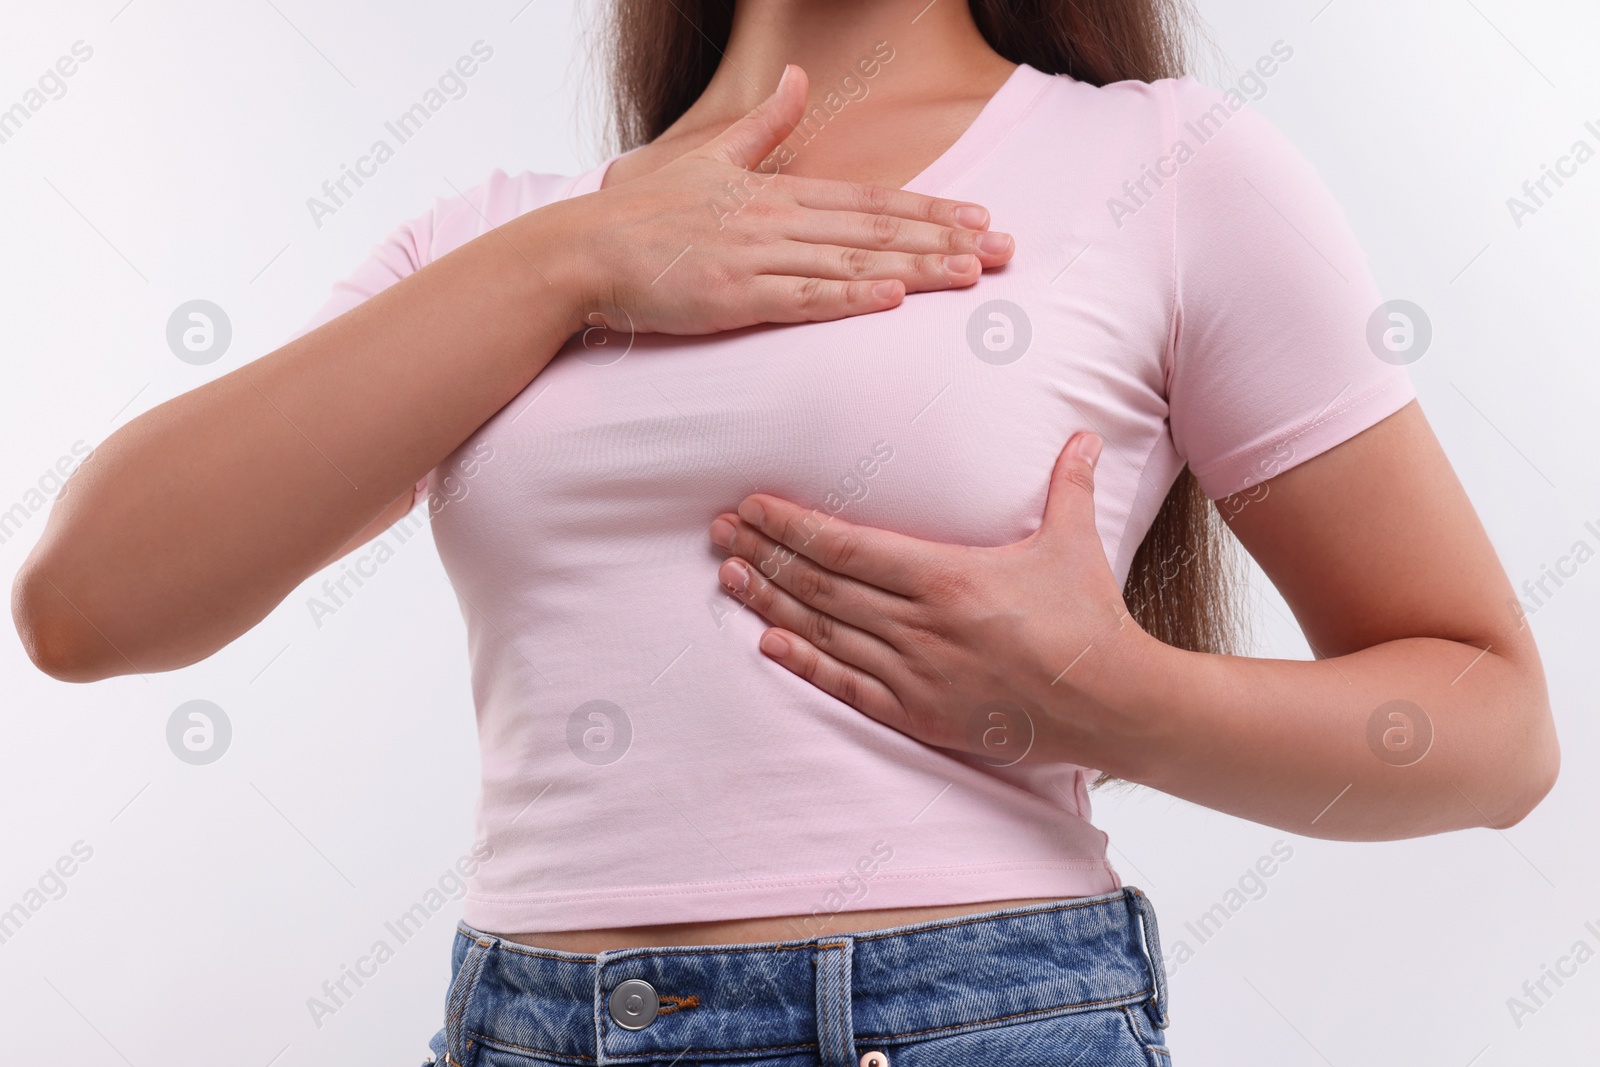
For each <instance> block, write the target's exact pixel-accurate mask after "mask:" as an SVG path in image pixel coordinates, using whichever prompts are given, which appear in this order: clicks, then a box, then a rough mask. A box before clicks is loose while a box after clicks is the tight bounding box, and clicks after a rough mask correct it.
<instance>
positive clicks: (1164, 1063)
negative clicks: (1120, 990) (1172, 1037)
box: [1122, 1004, 1172, 1067]
mask: <svg viewBox="0 0 1600 1067" xmlns="http://www.w3.org/2000/svg"><path fill="white" fill-rule="evenodd" d="M1122 1014H1123V1017H1124V1018H1126V1019H1127V1020H1128V1029H1129V1030H1130V1031H1132V1033H1133V1039H1134V1040H1135V1041H1137V1042H1138V1043H1139V1047H1140V1048H1142V1049H1144V1054H1145V1058H1146V1059H1148V1060H1149V1061H1150V1067H1171V1064H1172V1053H1171V1052H1170V1051H1169V1050H1168V1049H1167V1042H1166V1038H1165V1037H1164V1036H1163V1035H1164V1034H1165V1033H1166V1031H1165V1030H1157V1029H1156V1028H1155V1025H1154V1024H1153V1023H1152V1022H1151V1021H1150V1013H1149V1011H1148V1010H1147V1007H1146V1005H1144V1004H1129V1005H1127V1006H1126V1007H1124V1008H1122Z"/></svg>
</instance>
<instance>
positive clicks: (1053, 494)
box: [1035, 431, 1103, 540]
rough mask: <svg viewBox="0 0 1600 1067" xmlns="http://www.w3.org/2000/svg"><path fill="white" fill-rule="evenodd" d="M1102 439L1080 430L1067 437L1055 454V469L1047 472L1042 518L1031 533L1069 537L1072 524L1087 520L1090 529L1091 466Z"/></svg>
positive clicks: (1091, 509) (1041, 537)
mask: <svg viewBox="0 0 1600 1067" xmlns="http://www.w3.org/2000/svg"><path fill="white" fill-rule="evenodd" d="M1102 445H1103V442H1102V441H1101V440H1100V438H1099V436H1098V435H1096V434H1092V433H1088V432H1086V431H1085V432H1080V433H1075V434H1073V435H1072V437H1071V438H1069V439H1068V440H1067V443H1066V446H1065V447H1063V448H1062V449H1061V454H1060V455H1059V456H1057V457H1056V465H1055V469H1054V470H1052V471H1051V472H1050V490H1049V495H1048V496H1046V497H1045V502H1044V521H1043V522H1042V523H1040V525H1039V532H1038V533H1037V534H1036V535H1035V536H1036V537H1038V538H1039V539H1040V540H1045V539H1048V538H1052V537H1055V536H1058V535H1068V536H1070V535H1071V534H1073V533H1074V532H1081V531H1074V528H1073V526H1074V523H1083V522H1084V521H1085V519H1087V525H1088V527H1089V529H1091V530H1093V528H1094V468H1095V464H1096V463H1098V462H1099V461H1100V450H1101V447H1102Z"/></svg>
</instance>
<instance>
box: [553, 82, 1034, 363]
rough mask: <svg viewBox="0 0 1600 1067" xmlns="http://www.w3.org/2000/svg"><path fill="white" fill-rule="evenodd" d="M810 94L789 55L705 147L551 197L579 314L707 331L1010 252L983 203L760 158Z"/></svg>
mask: <svg viewBox="0 0 1600 1067" xmlns="http://www.w3.org/2000/svg"><path fill="white" fill-rule="evenodd" d="M805 103H806V76H805V72H804V71H802V70H801V69H800V68H799V67H796V66H792V65H791V66H789V67H786V68H785V70H784V75H783V78H782V79H781V80H780V81H779V83H778V87H777V89H776V90H775V91H774V92H773V94H772V95H771V96H769V97H768V98H767V99H766V100H765V101H763V102H762V103H761V104H760V105H759V106H757V107H756V108H755V109H754V110H753V111H751V112H750V113H749V114H748V115H746V116H745V117H744V118H742V119H740V120H739V121H738V122H736V123H734V124H733V125H732V126H729V127H728V128H727V129H726V130H725V131H723V133H721V134H720V135H719V136H717V137H716V138H714V139H712V140H711V141H710V142H708V143H706V144H705V145H702V146H701V147H699V148H697V149H695V150H693V151H691V152H687V153H685V154H684V155H682V156H680V157H678V158H677V159H675V160H673V161H672V162H671V163H668V164H666V165H664V166H662V167H660V168H658V169H657V170H655V171H653V172H651V173H648V174H645V175H642V176H641V177H638V178H635V179H633V180H631V181H628V182H624V183H622V184H620V185H616V186H611V187H608V188H604V189H601V190H599V191H597V192H595V193H591V194H588V195H586V196H580V197H575V198H573V199H571V200H567V201H562V202H559V203H558V204H556V205H552V207H554V208H556V209H557V210H560V211H562V212H563V215H562V217H563V218H564V219H565V220H567V221H568V223H569V224H571V225H574V226H576V227H577V232H578V233H581V235H582V236H581V238H579V239H578V240H577V241H576V242H575V243H574V247H578V248H581V249H582V261H581V263H580V264H578V265H577V266H576V267H575V273H576V276H577V277H576V282H575V284H576V289H577V292H576V298H577V299H578V300H579V301H580V303H581V305H582V311H581V314H582V315H583V321H584V323H585V325H587V326H595V325H604V326H606V327H608V328H610V329H613V330H619V331H624V332H633V333H671V334H707V333H716V332H719V331H722V330H732V329H737V328H738V327H741V326H751V325H755V324H757V323H768V322H816V321H825V320H830V319H840V318H845V317H847V316H850V315H860V314H864V313H866V312H871V311H883V310H885V309H887V308H892V307H894V306H895V305H897V304H899V303H900V301H901V300H902V299H903V298H904V296H905V294H906V293H908V292H917V291H924V290H931V289H952V288H959V287H962V286H967V285H971V284H972V283H973V282H975V281H977V280H978V276H979V275H980V274H981V273H982V272H983V270H984V268H987V267H995V266H999V265H1000V264H1002V263H1005V262H1006V261H1007V260H1009V259H1010V258H1011V254H1012V252H1013V250H1014V247H1015V246H1014V243H1013V241H1012V239H1011V238H1010V237H1009V236H1008V235H1006V234H1001V233H993V232H990V231H988V230H987V229H985V227H986V226H987V225H988V221H989V216H988V212H987V211H986V210H984V209H983V208H982V207H980V206H978V205H975V204H968V203H964V202H961V201H954V200H941V199H939V198H938V197H932V196H924V195H923V194H921V193H911V192H905V191H903V190H898V189H885V188H880V187H872V186H860V185H857V184H855V183H853V182H847V181H837V180H832V179H822V178H801V177H794V176H790V175H786V174H783V173H782V167H781V166H774V165H772V163H770V162H769V163H768V164H767V165H766V166H764V167H760V169H759V170H758V169H756V168H757V167H758V165H760V164H761V163H762V162H763V161H764V160H767V159H768V157H769V156H771V155H772V154H773V152H774V150H775V149H777V148H778V146H779V145H781V144H782V143H783V141H784V138H785V137H787V136H788V135H789V132H790V131H791V130H792V129H793V128H794V127H795V125H796V124H797V123H798V122H799V121H800V118H801V116H802V114H803V113H804V109H805ZM773 159H774V161H779V160H782V159H783V153H779V154H778V155H777V156H774V157H773ZM734 190H738V191H739V199H735V197H734V196H733V192H734ZM568 232H572V231H568Z"/></svg>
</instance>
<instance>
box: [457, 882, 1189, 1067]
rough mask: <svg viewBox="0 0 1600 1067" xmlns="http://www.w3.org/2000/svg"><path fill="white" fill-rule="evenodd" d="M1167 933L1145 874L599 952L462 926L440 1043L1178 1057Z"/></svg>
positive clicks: (868, 1064)
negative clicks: (766, 938) (1137, 881)
mask: <svg viewBox="0 0 1600 1067" xmlns="http://www.w3.org/2000/svg"><path fill="white" fill-rule="evenodd" d="M1160 944H1161V942H1160V938H1159V935H1158V934H1157V931H1156V921H1155V912H1154V911H1153V909H1152V908H1151V907H1150V902H1149V900H1148V898H1146V897H1145V895H1144V894H1143V893H1141V892H1140V891H1139V890H1137V889H1133V888H1131V887H1130V888H1126V889H1122V890H1119V891H1117V892H1115V893H1107V894H1105V895H1103V896H1097V897H1082V898H1076V899H1070V900H1060V901H1053V902H1050V903H1045V904H1031V905H1028V906H1025V907H1020V908H1005V909H1001V910H998V911H989V912H983V913H980V914H975V915H962V916H957V917H955V918H950V919H935V920H933V921H931V922H921V923H914V924H912V925H909V926H897V927H893V928H890V929H886V930H871V931H862V932H859V933H851V934H825V935H823V936H820V937H815V938H811V939H809V940H804V941H773V942H768V943H765V944H753V945H706V946H699V947H674V948H630V949H620V950H617V951H613V952H602V953H600V954H599V955H586V954H580V953H573V952H554V951H550V950H547V949H534V948H528V947H527V946H525V945H519V944H517V943H515V942H511V941H505V940H502V939H501V938H498V937H494V936H493V935H490V934H484V933H480V932H478V931H476V930H473V929H471V928H469V927H467V926H465V925H463V926H461V927H460V929H459V931H458V932H457V935H456V940H455V951H454V953H453V959H452V970H453V977H452V980H451V985H450V992H449V995H448V997H447V1000H446V1012H445V1027H444V1029H443V1030H440V1031H439V1033H438V1034H436V1035H435V1036H434V1038H433V1041H432V1043H431V1047H432V1049H433V1054H434V1057H435V1060H436V1061H437V1062H438V1063H439V1064H441V1065H449V1067H542V1065H546V1064H574V1065H581V1067H593V1065H596V1064H607V1063H630V1064H655V1065H657V1067H667V1065H669V1064H676V1065H677V1067H695V1065H697V1064H699V1063H701V1062H704V1061H719V1062H736V1063H740V1064H744V1065H748V1067H780V1065H781V1067H935V1065H939V1067H946V1065H947V1067H978V1065H980V1064H990V1063H993V1064H1001V1065H1004V1067H1034V1065H1038V1067H1044V1065H1047V1064H1048V1065H1050V1067H1063V1065H1065V1064H1072V1065H1074V1067H1124V1065H1126V1067H1169V1064H1170V1063H1171V1061H1170V1059H1169V1057H1168V1053H1167V1050H1166V1047H1165V1045H1164V1043H1163V1041H1162V1036H1161V1035H1162V1031H1163V1030H1164V1029H1165V1027H1166V1023H1167V1014H1166V1013H1167V990H1166V975H1165V972H1164V971H1163V970H1162V965H1161V948H1160ZM624 983H627V984H626V986H625V987H624V988H622V989H620V990H619V989H618V987H619V986H623V985H624ZM874 1053H876V1054H877V1055H876V1056H874V1055H873V1054H874Z"/></svg>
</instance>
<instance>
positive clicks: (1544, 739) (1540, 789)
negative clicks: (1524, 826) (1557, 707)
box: [1491, 709, 1561, 830]
mask: <svg viewBox="0 0 1600 1067" xmlns="http://www.w3.org/2000/svg"><path fill="white" fill-rule="evenodd" d="M1541 720H1542V721H1541V722H1540V727H1539V729H1538V730H1537V731H1536V732H1535V737H1534V738H1533V739H1532V740H1530V741H1529V743H1528V746H1527V751H1526V752H1525V754H1524V758H1523V759H1522V760H1521V761H1520V764H1521V765H1520V767H1519V768H1518V771H1517V774H1516V778H1515V780H1514V781H1513V782H1512V794H1511V796H1510V797H1509V798H1508V802H1507V804H1506V806H1505V807H1504V808H1503V809H1502V812H1501V815H1500V818H1498V819H1496V820H1495V821H1494V822H1493V823H1492V824H1491V825H1492V826H1493V828H1494V829H1496V830H1508V829H1510V828H1511V827H1513V826H1515V825H1517V824H1518V823H1520V822H1521V821H1522V820H1523V819H1526V818H1527V817H1528V816H1529V815H1531V814H1533V810H1534V809H1535V808H1537V807H1538V806H1539V805H1540V803H1542V802H1543V801H1544V798H1545V797H1547V796H1549V795H1550V791H1551V790H1552V789H1554V788H1555V785H1556V779H1557V778H1558V777H1559V776H1560V774H1561V744H1560V742H1559V741H1558V740H1557V739H1556V731H1555V724H1554V722H1553V721H1552V720H1551V717H1550V713H1549V710H1548V709H1545V710H1544V711H1543V713H1542V716H1541Z"/></svg>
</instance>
